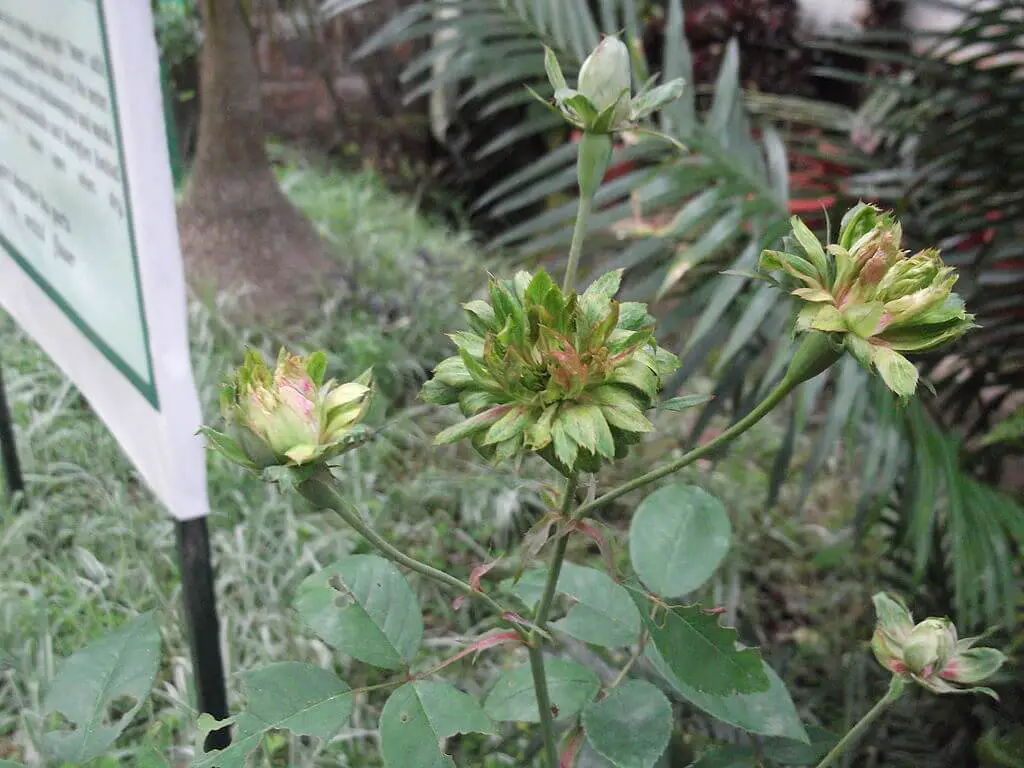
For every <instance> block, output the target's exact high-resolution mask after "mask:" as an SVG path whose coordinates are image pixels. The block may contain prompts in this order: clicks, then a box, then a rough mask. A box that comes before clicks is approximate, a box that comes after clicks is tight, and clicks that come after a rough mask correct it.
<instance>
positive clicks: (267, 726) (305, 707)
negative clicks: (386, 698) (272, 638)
mask: <svg viewBox="0 0 1024 768" xmlns="http://www.w3.org/2000/svg"><path fill="white" fill-rule="evenodd" d="M242 684H243V686H244V689H245V700H246V704H245V709H244V710H243V711H242V712H240V713H239V714H237V715H234V716H232V717H229V718H227V719H226V720H221V721H217V720H215V719H214V718H212V717H210V716H209V715H206V714H204V715H201V716H200V718H199V735H198V739H197V743H198V744H199V747H200V748H199V749H198V750H197V757H196V759H195V761H194V762H193V763H192V768H245V766H246V764H247V762H248V759H249V756H250V755H251V754H252V752H253V751H254V750H255V749H256V748H257V747H258V746H259V745H260V742H261V741H262V740H263V736H264V734H265V733H266V732H267V731H271V730H288V731H291V732H292V733H294V734H296V735H297V736H315V737H316V738H318V739H329V738H331V737H332V736H334V735H335V734H336V733H337V732H338V731H339V730H340V729H341V727H342V726H343V725H344V724H345V722H346V721H347V720H348V718H349V716H350V715H351V714H352V692H351V691H350V690H349V687H348V685H346V684H345V683H344V681H342V680H340V679H339V678H338V677H336V676H335V675H334V674H332V673H331V672H329V671H327V670H325V669H322V668H320V667H318V666H316V665H314V664H305V663H302V662H298V661H282V662H279V663H277V664H271V665H269V666H266V667H263V668H261V669H254V670H252V671H250V672H246V673H244V674H243V675H242ZM232 724H233V725H234V726H235V732H234V734H233V737H232V741H231V744H230V745H229V746H228V747H226V748H224V749H215V750H212V751H210V752H207V751H206V750H205V749H203V748H202V744H203V742H204V741H205V740H206V735H207V734H208V733H210V731H214V730H217V729H218V728H222V727H224V726H226V725H232Z"/></svg>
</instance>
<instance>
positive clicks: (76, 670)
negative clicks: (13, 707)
mask: <svg viewBox="0 0 1024 768" xmlns="http://www.w3.org/2000/svg"><path fill="white" fill-rule="evenodd" d="M159 665H160V630H159V627H158V625H157V620H156V616H155V615H154V614H152V613H147V614H143V615H142V616H139V617H138V618H136V619H134V620H132V621H130V622H128V623H127V624H125V625H124V626H123V627H121V628H119V629H117V630H115V631H114V632H112V633H110V634H109V635H107V636H105V637H102V638H100V639H98V640H96V641H95V642H93V643H92V644H90V645H89V646H88V647H86V648H83V649H82V650H80V651H78V652H77V653H75V654H74V655H72V656H71V657H69V658H67V659H65V660H64V661H63V662H62V663H61V665H60V667H59V668H58V670H57V675H56V677H54V679H53V680H52V681H51V683H50V686H49V689H48V690H47V692H46V698H45V699H44V700H43V709H44V711H45V712H46V713H54V712H59V713H60V714H61V715H63V717H64V719H65V721H66V722H67V724H68V726H67V727H66V728H61V729H57V730H50V731H47V732H46V734H45V736H44V741H45V744H46V747H47V748H48V750H49V751H50V752H51V753H52V754H53V755H54V756H56V757H57V758H58V759H59V760H61V761H64V762H70V763H85V762H88V761H89V760H92V759H94V758H97V757H100V756H102V755H103V754H105V753H106V751H107V750H108V749H109V748H110V747H111V746H112V745H113V743H114V741H115V740H116V739H117V737H118V736H119V735H120V734H121V732H122V731H124V729H125V728H126V727H127V726H128V724H129V723H131V721H132V718H133V717H135V715H136V713H138V711H139V710H140V709H141V708H142V705H143V702H145V700H146V699H147V698H148V697H149V692H150V690H151V689H152V688H153V682H154V680H155V679H156V673H157V668H158V667H159Z"/></svg>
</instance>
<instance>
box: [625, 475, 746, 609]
mask: <svg viewBox="0 0 1024 768" xmlns="http://www.w3.org/2000/svg"><path fill="white" fill-rule="evenodd" d="M731 539H732V525H731V524H730V523H729V517H728V515H727V514H726V512H725V507H724V506H723V505H722V502H720V501H719V500H718V499H716V498H715V497H714V496H712V495H711V494H709V493H707V492H706V491H704V490H702V489H700V488H695V487H693V486H687V485H669V486H666V487H664V488H660V489H658V490H657V491H655V492H654V493H652V494H651V495H650V496H648V497H647V498H645V499H644V500H643V502H641V504H640V506H639V507H638V508H637V510H636V513H635V514H634V515H633V520H632V522H631V523H630V526H629V559H630V561H631V562H632V564H633V570H635V571H636V574H637V576H639V577H640V580H641V581H643V582H644V584H645V585H646V586H647V587H648V588H649V589H651V590H653V591H654V592H656V593H658V594H659V595H661V596H663V597H681V596H683V595H687V594H689V593H690V592H693V591H694V590H695V589H697V588H698V587H700V586H701V585H702V584H704V582H706V581H707V580H708V579H710V578H711V576H712V574H713V573H714V572H715V570H716V569H717V568H718V566H719V565H720V564H721V562H722V559H723V558H724V557H725V555H726V553H728V551H729V545H730V542H731Z"/></svg>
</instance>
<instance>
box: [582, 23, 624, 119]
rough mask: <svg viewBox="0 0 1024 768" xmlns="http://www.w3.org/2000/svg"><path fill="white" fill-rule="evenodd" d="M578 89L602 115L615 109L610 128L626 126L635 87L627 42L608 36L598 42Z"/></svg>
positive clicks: (587, 62) (585, 64) (586, 63)
mask: <svg viewBox="0 0 1024 768" xmlns="http://www.w3.org/2000/svg"><path fill="white" fill-rule="evenodd" d="M576 88H577V90H578V91H579V92H580V93H581V94H583V95H584V96H585V97H586V98H587V99H588V100H589V101H590V103H591V104H592V105H593V107H594V109H596V110H597V111H598V112H599V113H600V112H604V111H605V110H606V109H609V108H611V107H614V108H615V109H614V112H613V114H612V119H611V125H612V126H622V125H624V121H625V120H626V118H627V117H628V116H629V101H630V98H629V97H630V89H631V88H632V80H631V75H630V62H629V49H628V48H627V47H626V45H625V43H623V42H622V41H621V40H619V38H617V37H606V38H604V39H603V40H602V41H601V42H600V43H598V46H597V48H595V49H594V51H593V53H591V54H590V55H589V56H588V57H587V59H586V61H584V62H583V66H582V67H580V77H579V81H578V85H577V86H576Z"/></svg>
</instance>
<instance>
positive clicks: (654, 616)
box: [634, 596, 770, 696]
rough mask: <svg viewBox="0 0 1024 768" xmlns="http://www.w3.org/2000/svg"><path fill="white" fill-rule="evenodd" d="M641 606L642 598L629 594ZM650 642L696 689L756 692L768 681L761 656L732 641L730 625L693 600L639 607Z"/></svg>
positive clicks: (733, 633)
mask: <svg viewBox="0 0 1024 768" xmlns="http://www.w3.org/2000/svg"><path fill="white" fill-rule="evenodd" d="M634 599H636V600H637V603H638V605H641V606H642V607H643V608H646V606H645V605H644V603H643V602H642V598H638V597H636V596H635V597H634ZM643 613H644V622H645V624H646V625H647V632H648V634H649V635H650V638H651V642H652V643H653V645H654V648H655V649H656V650H657V652H658V654H659V655H660V656H661V658H662V660H663V662H664V663H665V666H666V667H667V668H668V669H669V671H671V673H672V674H673V675H674V676H675V677H676V678H677V679H679V680H681V681H683V682H685V683H686V684H687V685H690V686H692V687H693V688H695V689H696V690H698V691H700V692H702V693H709V694H714V695H717V696H726V695H730V694H736V693H757V692H760V691H764V690H767V689H768V687H769V684H770V681H769V678H768V676H767V674H766V673H765V666H764V662H762V661H761V656H760V655H759V654H758V652H757V651H756V650H753V649H749V648H748V649H740V648H738V647H737V646H736V641H737V635H736V630H734V629H730V628H728V627H723V626H722V625H721V624H719V623H718V617H717V616H716V615H715V614H714V613H712V612H708V611H706V610H705V609H703V608H701V607H700V606H699V605H690V606H682V605H680V606H670V607H668V606H667V607H656V608H654V609H652V610H650V612H648V611H647V610H644V611H643Z"/></svg>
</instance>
